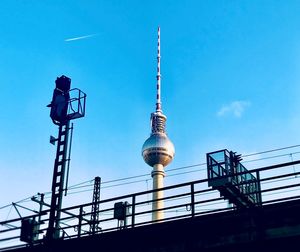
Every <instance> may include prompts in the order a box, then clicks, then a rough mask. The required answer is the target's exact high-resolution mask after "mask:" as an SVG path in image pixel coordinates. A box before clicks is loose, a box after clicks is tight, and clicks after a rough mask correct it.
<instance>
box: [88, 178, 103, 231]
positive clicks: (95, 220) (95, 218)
mask: <svg viewBox="0 0 300 252" xmlns="http://www.w3.org/2000/svg"><path fill="white" fill-rule="evenodd" d="M100 185H101V178H100V177H95V183H94V192H93V204H92V211H91V222H90V233H92V234H95V232H96V230H97V229H98V224H99V201H100Z"/></svg>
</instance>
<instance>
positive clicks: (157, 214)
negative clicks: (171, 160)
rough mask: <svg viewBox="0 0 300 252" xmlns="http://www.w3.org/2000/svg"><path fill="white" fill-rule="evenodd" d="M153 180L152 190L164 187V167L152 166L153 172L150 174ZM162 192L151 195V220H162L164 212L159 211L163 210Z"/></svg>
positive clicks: (159, 165)
mask: <svg viewBox="0 0 300 252" xmlns="http://www.w3.org/2000/svg"><path fill="white" fill-rule="evenodd" d="M151 176H152V178H153V190H158V189H162V188H163V187H164V177H165V172H164V167H163V165H162V164H156V165H154V166H153V170H152V173H151ZM163 197H164V191H163V190H158V191H155V192H153V195H152V200H153V201H152V220H153V221H157V220H162V219H163V218H164V211H163V210H161V209H163V208H164V201H163Z"/></svg>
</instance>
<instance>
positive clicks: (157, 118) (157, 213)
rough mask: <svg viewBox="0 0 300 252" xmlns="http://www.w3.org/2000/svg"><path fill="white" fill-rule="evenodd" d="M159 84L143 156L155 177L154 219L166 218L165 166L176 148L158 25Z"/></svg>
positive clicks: (172, 156)
mask: <svg viewBox="0 0 300 252" xmlns="http://www.w3.org/2000/svg"><path fill="white" fill-rule="evenodd" d="M156 80H157V85H156V91H157V94H156V110H155V112H153V113H152V114H151V118H150V121H151V134H150V137H149V138H148V139H147V140H146V141H145V143H144V145H143V147H142V156H143V158H144V161H145V162H146V163H147V164H148V165H150V166H151V167H153V170H152V173H151V176H152V178H153V190H157V191H154V192H153V203H152V210H153V214H152V220H154V221H155V220H161V219H163V218H164V214H163V210H161V209H162V208H163V207H164V205H163V200H159V199H162V198H163V191H162V190H160V189H161V188H162V187H163V179H164V176H165V172H164V167H165V166H167V165H168V164H169V163H170V162H171V161H172V160H173V158H174V155H175V148H174V145H173V143H172V142H171V140H170V139H169V138H168V136H167V133H166V121H167V117H166V116H165V115H164V114H163V112H162V106H161V96H160V94H161V89H160V87H161V82H160V81H161V74H160V28H159V27H158V44H157V76H156Z"/></svg>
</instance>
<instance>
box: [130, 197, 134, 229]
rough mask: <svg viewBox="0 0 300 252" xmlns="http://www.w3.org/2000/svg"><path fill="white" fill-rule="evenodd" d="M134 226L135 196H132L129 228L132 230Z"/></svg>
mask: <svg viewBox="0 0 300 252" xmlns="http://www.w3.org/2000/svg"><path fill="white" fill-rule="evenodd" d="M134 225H135V195H133V196H132V205H131V227H132V228H134Z"/></svg>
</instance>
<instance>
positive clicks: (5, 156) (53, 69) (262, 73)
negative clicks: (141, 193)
mask: <svg viewBox="0 0 300 252" xmlns="http://www.w3.org/2000/svg"><path fill="white" fill-rule="evenodd" d="M299 11H300V2H299V1H292V0H289V1H266V0H259V1H255V0H251V1H250V0H249V1H248V0H245V1H221V0H215V1H208V0H207V1H196V0H195V1H192V0H191V1H174V0H173V1H166V0H163V1H153V0H152V1H125V0H124V1H91V0H88V1H83V0H81V1H76V0H72V1H68V0H65V1H58V0H57V1H55V0H51V1H50V0H47V1H37V0H27V1H25V0H23V1H21V0H3V1H1V9H0V31H1V35H0V76H1V81H0V82H1V90H2V92H1V99H0V107H1V113H0V118H1V124H0V139H1V142H2V144H1V147H0V172H1V176H0V190H1V192H2V193H1V197H0V206H2V205H6V204H9V203H10V202H12V201H17V200H19V199H22V198H26V197H29V196H31V195H34V194H36V193H37V192H44V191H50V189H51V182H52V181H51V180H52V172H53V163H54V158H55V147H53V146H52V145H50V144H49V136H50V135H54V136H55V135H56V134H57V127H56V126H55V125H53V124H52V122H51V120H50V117H49V109H48V108H47V107H46V105H47V104H49V102H50V100H51V98H52V92H53V88H54V81H55V79H56V77H57V76H61V75H63V74H64V75H66V76H68V77H70V78H71V79H72V87H78V88H80V89H82V90H83V91H84V92H86V93H87V111H86V117H85V118H84V119H80V120H76V121H74V128H75V129H74V139H73V146H72V161H71V171H70V184H76V183H80V182H82V181H86V180H90V179H93V177H95V176H101V177H102V180H104V181H107V180H111V179H115V178H122V177H127V176H134V175H140V174H146V173H149V178H150V172H151V168H150V167H148V166H147V165H146V164H145V163H144V162H143V159H142V157H141V147H142V144H143V142H144V141H145V140H146V138H147V137H148V136H149V133H150V123H149V119H150V113H151V112H153V111H154V109H155V86H156V77H155V75H156V45H157V41H156V39H157V27H158V26H160V27H161V54H162V58H161V71H162V102H163V105H162V106H163V111H164V113H165V114H166V115H167V117H168V121H167V131H168V135H169V137H170V139H171V140H172V141H173V143H174V145H175V148H176V156H175V159H174V161H173V163H172V164H171V165H170V166H169V167H168V169H172V168H176V167H181V166H187V165H193V164H197V163H201V162H204V161H205V154H206V153H207V152H210V151H214V150H218V149H222V148H228V149H232V150H235V151H238V152H240V153H250V152H256V151H261V150H268V149H273V148H277V147H283V146H289V145H295V144H298V143H299V123H300V119H299V118H300V116H299V115H300V106H299V105H300V104H299V98H298V97H299V95H298V94H299V93H300V88H299V81H300V32H299V27H300V16H299ZM89 35H92V36H89ZM82 36H89V37H86V38H84V39H80V40H69V41H68V39H71V38H76V37H82ZM175 182H180V179H179V180H177V181H175ZM124 192H125V191H124Z"/></svg>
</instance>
